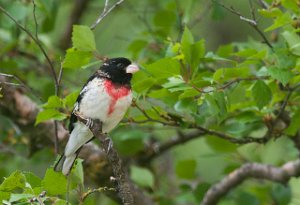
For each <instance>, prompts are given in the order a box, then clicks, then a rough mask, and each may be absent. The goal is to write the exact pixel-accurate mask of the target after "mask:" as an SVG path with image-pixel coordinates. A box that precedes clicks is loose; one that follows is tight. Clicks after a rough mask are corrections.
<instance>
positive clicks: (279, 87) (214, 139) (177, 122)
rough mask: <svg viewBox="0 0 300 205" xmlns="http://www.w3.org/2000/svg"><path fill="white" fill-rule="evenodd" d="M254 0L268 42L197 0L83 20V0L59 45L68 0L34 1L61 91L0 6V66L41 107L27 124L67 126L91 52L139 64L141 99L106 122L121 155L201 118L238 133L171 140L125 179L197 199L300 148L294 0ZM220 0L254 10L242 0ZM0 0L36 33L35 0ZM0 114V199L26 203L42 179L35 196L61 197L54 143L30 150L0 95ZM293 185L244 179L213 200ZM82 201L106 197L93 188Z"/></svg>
mask: <svg viewBox="0 0 300 205" xmlns="http://www.w3.org/2000/svg"><path fill="white" fill-rule="evenodd" d="M12 2H13V3H12ZM219 2H221V1H219ZM254 2H256V1H254ZM254 2H253V5H254V7H255V15H256V17H257V19H259V21H258V28H259V29H260V30H261V31H262V32H263V33H264V35H265V36H266V37H267V38H268V39H269V41H270V43H271V44H272V48H270V47H269V46H268V45H267V44H265V43H263V42H262V38H261V36H260V35H259V34H258V33H257V32H256V31H255V29H253V28H252V27H251V26H249V25H248V23H247V22H245V21H243V20H241V19H239V17H238V16H235V15H234V14H232V13H231V12H229V11H228V10H226V9H224V8H223V7H222V6H220V5H219V4H217V3H213V2H211V1H204V0H202V1H196V0H187V1H179V0H178V1H176V0H165V1H159V0H149V1H138V0H131V1H129V0H128V1H124V2H123V4H121V5H120V6H119V7H118V8H116V9H115V10H113V11H112V12H111V13H110V14H109V15H108V16H107V17H106V18H104V20H103V21H102V22H101V23H100V24H99V25H98V26H97V27H96V29H95V30H93V31H92V30H90V28H89V25H91V24H92V23H93V22H94V21H95V19H96V18H97V17H98V15H99V13H100V12H101V11H102V8H103V4H104V2H103V1H98V0H97V1H96V0H92V1H90V2H89V4H88V6H87V8H86V9H85V11H84V13H83V16H82V18H81V20H80V23H78V24H80V25H74V26H73V32H72V39H71V40H72V45H70V46H69V48H67V49H62V48H61V42H60V39H61V37H62V36H63V35H64V32H65V27H66V26H65V25H66V24H67V23H68V18H69V14H70V11H71V9H72V7H73V6H74V2H73V1H67V0H65V1H58V0H55V1H51V0H35V4H36V16H37V23H38V30H37V33H38V37H39V40H40V42H41V44H42V45H43V47H44V48H45V50H46V51H47V54H48V55H49V57H50V58H51V60H52V61H53V62H54V66H55V69H56V72H58V71H59V69H60V67H61V66H62V67H63V75H62V80H61V86H60V92H59V95H58V96H56V95H55V92H54V90H55V88H54V83H53V78H52V77H51V74H50V73H49V71H48V69H47V67H48V66H49V65H48V64H47V62H46V61H45V58H44V56H43V54H42V53H41V51H40V49H39V48H38V46H37V45H36V44H35V43H34V42H33V41H32V39H30V38H29V37H28V35H26V33H24V32H23V31H21V30H20V29H19V28H18V27H17V26H16V25H15V23H14V22H12V21H11V20H10V19H9V18H8V17H6V16H4V15H3V14H1V15H0V25H1V26H0V71H1V73H6V74H11V75H15V76H17V77H18V78H20V79H21V80H22V81H23V82H24V83H25V84H26V85H28V87H30V88H31V89H32V92H27V93H26V95H28V96H29V97H30V98H31V99H32V100H33V101H35V102H36V103H37V104H38V105H39V106H40V107H41V108H42V111H41V112H39V114H38V116H37V119H36V125H37V124H39V123H42V122H44V121H47V120H58V121H61V122H62V123H63V124H65V125H66V126H67V124H68V117H69V115H70V112H71V110H72V107H73V104H74V101H75V100H76V97H77V95H78V92H79V90H80V89H81V86H82V85H83V84H84V82H85V81H86V80H87V78H88V76H89V75H91V74H92V73H93V72H94V71H95V70H96V69H98V67H99V65H100V64H101V58H99V56H107V57H117V56H124V57H128V58H130V59H133V60H134V61H136V62H137V63H138V64H139V65H140V66H141V68H142V71H141V72H139V73H137V74H136V75H135V76H134V78H133V82H132V85H133V90H134V96H135V101H136V104H137V105H138V106H132V107H131V108H130V110H129V111H128V113H127V115H126V119H124V122H123V123H121V124H120V126H118V128H117V129H115V130H114V131H113V132H112V133H111V136H112V138H113V141H114V145H115V147H116V148H117V149H118V151H119V152H120V153H121V154H122V156H124V157H126V158H125V159H127V158H132V159H136V158H138V157H139V156H140V155H141V153H143V150H145V149H147V146H156V145H157V144H161V143H164V142H168V141H169V140H172V137H173V136H177V135H179V136H180V135H185V134H188V133H190V132H192V131H195V130H201V129H203V128H205V129H206V130H214V131H217V132H219V133H225V134H226V135H227V136H230V137H231V139H234V140H236V141H235V142H240V143H234V142H232V141H234V140H228V139H224V138H222V137H220V136H216V135H215V134H213V133H212V132H208V133H206V134H205V135H204V136H200V135H199V137H198V138H195V139H193V140H191V141H188V142H187V143H182V144H180V145H178V146H174V147H173V148H172V149H170V150H168V151H167V152H166V153H164V154H162V155H161V156H160V157H158V158H155V159H153V160H152V161H151V162H150V161H149V162H147V163H146V166H142V165H140V164H135V165H132V166H131V167H130V175H131V178H132V180H133V181H134V182H135V183H137V184H138V185H139V186H140V187H142V188H144V189H145V190H147V192H149V195H150V196H151V197H153V198H155V199H156V201H157V203H158V204H161V205H164V204H199V203H200V202H201V201H202V198H203V196H204V194H205V192H206V191H207V189H208V188H209V187H210V186H211V185H212V184H214V183H216V182H218V181H219V180H221V179H222V178H223V177H225V176H226V175H227V174H228V173H230V172H231V171H233V170H234V169H236V168H238V167H240V166H241V165H242V164H244V163H245V162H259V163H263V164H270V165H274V166H281V165H282V164H284V163H286V162H287V161H291V160H295V159H297V157H298V150H297V149H296V148H295V146H294V144H293V140H292V139H293V138H294V137H295V136H296V135H297V134H298V132H299V127H300V126H299V125H300V123H299V121H300V118H299V116H300V115H299V103H300V98H299V89H297V88H298V87H299V79H300V76H299V72H300V61H299V56H300V37H299V28H300V23H299V22H300V17H299V13H300V10H299V1H296V0H281V1H280V0H279V1H278V0H277V1H271V0H267V1H266V2H267V4H268V5H269V8H267V9H263V8H261V7H260V5H259V4H257V3H254ZM111 3H112V2H111ZM221 3H222V4H224V5H226V6H228V8H229V7H230V6H233V7H234V8H235V10H237V11H239V12H240V13H241V14H242V15H243V16H246V17H249V18H251V9H250V6H249V4H248V2H247V1H243V2H237V1H229V0H228V1H224V2H223V1H222V2H221ZM0 5H1V6H2V7H3V8H5V9H6V10H7V11H8V12H9V13H10V14H11V15H12V16H13V17H14V18H15V19H16V20H18V22H20V24H22V25H24V26H25V27H26V29H28V30H29V31H31V32H32V33H33V34H35V31H36V27H35V22H34V16H33V3H32V1H25V0H14V1H10V0H1V1H0ZM12 82H14V81H12ZM15 83H18V82H15ZM1 86H2V85H1ZM291 90H293V92H290V91H291ZM289 93H291V94H289ZM288 95H290V96H289V97H288V99H287V96H288ZM2 97H3V96H2ZM286 99H287V101H286ZM285 101H286V102H287V105H286V107H285V110H284V112H282V113H281V114H285V115H287V116H288V118H289V120H288V122H287V121H286V120H285V119H281V117H282V116H279V117H278V113H280V112H281V111H283V110H282V106H283V102H285ZM0 113H1V115H0V138H1V146H2V147H3V149H2V150H3V153H1V155H0V160H1V162H2V163H0V176H1V178H2V179H1V180H2V184H1V185H0V199H1V200H4V201H5V203H6V204H29V202H28V200H29V199H32V198H33V197H36V196H38V195H39V194H40V193H41V192H42V191H44V190H45V191H47V195H46V197H43V198H41V200H44V203H46V204H56V205H59V204H65V200H66V198H65V194H66V192H67V180H66V179H65V178H64V176H62V175H61V174H59V173H55V172H54V171H53V170H52V169H51V165H52V164H53V163H54V161H55V158H56V155H55V153H54V147H53V146H49V147H47V148H45V147H44V148H42V149H40V150H36V151H35V152H34V153H30V150H29V149H28V147H29V146H30V144H31V143H32V141H30V137H28V136H27V133H28V132H27V131H24V130H20V129H19V128H18V125H17V123H16V122H15V119H14V118H13V116H11V115H9V114H7V113H6V112H5V106H3V105H1V106H0ZM278 119H279V120H278ZM31 129H33V130H34V129H37V128H36V126H32V128H31ZM247 137H252V138H254V139H258V138H265V139H266V143H262V144H258V143H243V140H244V139H246V138H247ZM61 148H62V146H61ZM144 164H145V163H144ZM82 169H83V170H84V166H83V168H82V164H81V161H79V162H78V163H77V165H76V167H75V169H74V171H73V174H72V180H71V184H70V185H69V187H70V190H69V192H70V197H71V199H70V202H71V203H72V204H79V199H78V198H76V194H77V193H80V194H83V193H86V192H87V191H88V188H89V187H90V186H93V185H91V184H87V183H84V180H83V171H82ZM54 182H55V183H54ZM299 190H300V182H299V179H297V178H293V179H292V180H290V181H289V183H288V184H287V186H283V185H281V184H277V183H272V182H268V181H257V180H253V179H251V180H248V181H246V182H244V183H243V184H242V185H241V186H239V187H237V188H236V189H234V190H233V191H232V192H230V193H229V194H228V195H227V196H226V197H224V198H222V200H221V202H220V204H222V205H234V204H247V205H248V204H249V205H258V204H280V205H284V204H291V205H297V204H300V198H299V194H300V192H299ZM82 203H83V204H99V203H101V204H114V203H115V202H113V201H111V200H110V199H108V198H106V197H105V196H104V195H103V194H93V195H90V196H89V197H88V198H87V200H85V201H84V202H82Z"/></svg>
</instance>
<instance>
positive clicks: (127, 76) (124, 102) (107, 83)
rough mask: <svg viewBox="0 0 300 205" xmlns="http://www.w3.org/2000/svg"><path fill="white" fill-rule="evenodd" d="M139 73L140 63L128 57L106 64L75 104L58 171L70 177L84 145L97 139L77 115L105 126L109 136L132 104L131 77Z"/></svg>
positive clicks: (106, 62) (103, 127) (55, 168)
mask: <svg viewBox="0 0 300 205" xmlns="http://www.w3.org/2000/svg"><path fill="white" fill-rule="evenodd" d="M137 71H139V67H138V65H137V64H135V63H132V62H131V61H130V60H129V59H127V58H124V57H118V58H111V59H108V60H106V61H104V63H103V64H102V66H101V67H100V69H98V70H97V71H96V72H95V73H94V74H93V75H92V76H91V77H90V78H89V79H88V80H87V82H86V84H85V85H84V86H83V88H82V90H81V91H80V93H79V96H78V98H77V100H76V102H75V104H74V108H73V111H72V113H71V117H70V124H69V132H70V137H69V139H68V142H67V144H66V147H65V150H64V153H63V154H62V155H61V157H60V159H59V160H58V161H57V162H56V164H55V166H54V170H55V171H58V172H60V171H61V172H62V173H63V174H64V175H66V176H67V175H69V173H70V172H71V169H72V167H73V164H74V162H75V160H76V158H77V156H78V154H79V152H80V149H81V148H82V146H83V145H84V144H86V143H88V142H89V141H91V140H92V139H93V138H94V136H93V133H92V132H91V130H90V129H89V127H88V125H87V124H84V123H82V122H80V121H78V119H77V116H76V114H77V113H78V114H79V115H80V116H81V117H83V118H85V119H91V120H99V121H100V122H101V123H102V132H103V133H109V132H110V131H111V130H112V129H113V128H115V127H116V126H117V125H118V123H119V122H120V121H121V120H122V118H123V117H124V115H125V113H126V112H127V110H128V108H129V107H130V105H131V103H132V90H131V83H130V81H131V78H132V75H133V74H134V73H135V72H137Z"/></svg>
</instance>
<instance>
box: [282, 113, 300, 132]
mask: <svg viewBox="0 0 300 205" xmlns="http://www.w3.org/2000/svg"><path fill="white" fill-rule="evenodd" d="M299 128H300V109H298V110H297V111H296V112H295V113H294V115H293V117H292V120H291V123H290V125H289V126H288V128H287V129H286V130H285V133H287V134H289V135H293V136H294V135H295V134H296V133H297V132H298V130H299Z"/></svg>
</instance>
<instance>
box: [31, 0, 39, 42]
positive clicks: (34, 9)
mask: <svg viewBox="0 0 300 205" xmlns="http://www.w3.org/2000/svg"><path fill="white" fill-rule="evenodd" d="M32 4H33V19H34V23H35V38H36V39H37V40H38V41H39V36H38V29H39V27H38V26H39V25H38V23H37V18H36V13H35V11H36V4H35V0H32Z"/></svg>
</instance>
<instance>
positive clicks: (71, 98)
mask: <svg viewBox="0 0 300 205" xmlns="http://www.w3.org/2000/svg"><path fill="white" fill-rule="evenodd" d="M79 93H80V91H75V92H72V93H70V94H69V95H67V96H66V97H65V98H64V100H63V101H64V104H65V106H67V107H73V106H74V104H75V102H76V99H77V97H78V95H79Z"/></svg>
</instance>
